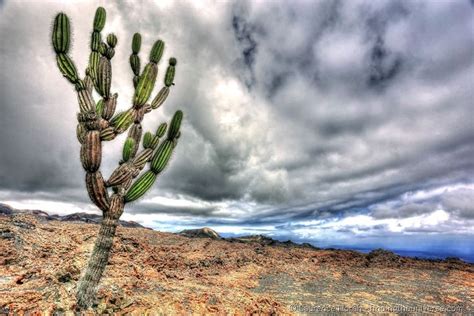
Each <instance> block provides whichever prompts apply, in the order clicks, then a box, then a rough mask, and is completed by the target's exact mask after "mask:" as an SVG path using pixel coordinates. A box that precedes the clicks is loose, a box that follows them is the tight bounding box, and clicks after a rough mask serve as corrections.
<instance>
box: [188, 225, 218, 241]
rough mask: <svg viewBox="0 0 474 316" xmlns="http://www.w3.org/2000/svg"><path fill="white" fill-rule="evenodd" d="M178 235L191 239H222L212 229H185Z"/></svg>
mask: <svg viewBox="0 0 474 316" xmlns="http://www.w3.org/2000/svg"><path fill="white" fill-rule="evenodd" d="M179 234H180V235H183V236H186V237H191V238H196V237H197V238H211V239H221V238H222V237H221V236H220V235H219V234H218V233H217V232H216V231H215V230H213V229H210V228H209V227H203V228H198V229H185V230H183V231H181V232H180V233H179Z"/></svg>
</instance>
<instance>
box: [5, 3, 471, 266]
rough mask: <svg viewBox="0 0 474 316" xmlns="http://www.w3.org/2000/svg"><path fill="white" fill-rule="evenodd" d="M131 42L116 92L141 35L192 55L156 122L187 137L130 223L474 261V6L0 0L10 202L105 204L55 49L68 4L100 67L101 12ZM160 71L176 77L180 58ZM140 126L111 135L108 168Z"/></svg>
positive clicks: (76, 31) (124, 102)
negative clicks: (178, 120)
mask: <svg viewBox="0 0 474 316" xmlns="http://www.w3.org/2000/svg"><path fill="white" fill-rule="evenodd" d="M99 5H101V6H104V7H105V9H106V10H107V22H106V26H105V29H104V31H103V32H102V33H103V34H107V33H110V32H113V33H115V34H116V35H117V37H118V45H117V47H116V54H115V57H114V58H113V60H112V67H113V80H112V91H113V92H117V93H118V94H119V99H118V108H119V109H120V110H123V109H126V108H128V107H129V106H130V105H131V104H130V103H131V99H132V96H133V93H134V91H133V85H132V71H131V69H130V66H129V64H128V58H129V55H130V54H131V47H130V46H131V39H132V36H133V33H135V32H140V33H141V34H142V43H143V44H142V50H141V53H140V57H141V59H142V63H143V64H144V63H145V61H146V59H147V55H148V52H149V50H150V49H151V46H152V45H153V43H154V41H156V40H157V39H162V40H164V41H165V45H166V48H165V53H164V58H163V60H164V61H166V60H168V58H169V57H172V56H173V57H176V58H177V60H178V65H177V70H176V77H175V83H176V85H175V86H173V87H172V90H171V93H170V96H169V98H168V100H167V102H166V103H165V105H164V106H163V107H161V108H160V109H159V110H157V111H153V112H152V113H150V114H147V116H146V117H145V120H144V124H143V126H144V130H150V131H153V130H155V129H156V127H157V126H158V125H159V123H161V122H163V121H166V120H169V119H170V118H171V116H172V114H173V113H174V111H176V110H177V109H181V110H183V112H184V122H183V125H182V137H181V138H180V141H179V144H178V146H177V148H176V150H175V153H174V156H173V159H172V161H171V163H170V165H169V166H168V168H167V169H166V170H165V172H164V173H163V174H162V175H160V177H159V179H158V181H157V183H156V185H155V186H154V187H153V189H152V190H151V191H150V192H148V193H147V194H146V195H145V196H144V197H143V198H142V199H140V200H139V201H138V202H134V203H132V204H128V205H127V206H126V210H125V213H124V215H123V216H122V218H123V219H125V220H134V221H137V222H139V223H142V224H143V225H145V226H148V227H152V228H154V229H157V230H162V231H179V230H181V229H184V228H195V227H203V226H208V227H211V228H213V229H215V230H216V231H217V232H219V233H221V234H223V235H225V236H234V235H244V234H265V235H268V236H271V237H274V238H277V239H280V240H285V239H292V240H294V241H299V242H302V241H306V242H311V243H313V244H315V245H317V246H326V247H328V246H339V247H352V248H355V247H360V248H374V247H384V248H388V249H399V250H411V251H431V252H438V253H443V254H454V255H457V256H461V257H464V258H471V259H472V261H474V246H473V245H474V103H473V100H474V89H473V87H474V2H473V1H469V0H453V1H370V0H366V1H358V0H353V1H330V0H327V1H270V0H267V1H218V2H213V1H169V0H160V1H117V2H113V1H97V2H96V1H94V2H93V1H49V2H44V1H41V2H40V1H36V2H35V1H10V0H1V1H0V39H1V42H2V45H1V46H0V69H2V71H1V72H0V148H2V149H1V150H0V202H2V203H6V204H10V205H11V206H13V207H16V208H30V209H41V210H45V211H48V212H50V213H55V214H68V213H73V212H89V213H94V212H98V210H97V208H96V207H94V205H93V204H92V203H91V202H90V201H89V199H88V196H87V193H86V191H85V184H84V171H83V169H82V167H81V164H80V161H79V148H80V147H79V144H78V142H77V140H76V135H75V126H76V114H77V112H78V105H77V99H76V94H75V91H74V88H73V87H72V86H71V85H70V84H69V83H68V82H67V81H66V80H65V79H64V78H62V76H61V75H60V73H59V70H58V69H57V66H56V62H55V55H54V52H53V49H52V47H51V43H50V42H51V40H50V36H51V35H50V34H51V24H52V20H53V18H54V16H55V14H56V13H57V12H60V11H63V12H65V13H66V14H67V15H68V16H69V18H70V19H71V24H72V29H73V45H72V48H71V52H70V55H71V57H72V58H73V60H74V61H75V63H76V66H77V68H78V69H79V72H80V74H81V75H82V76H83V75H84V70H85V66H86V64H87V59H88V55H89V39H90V32H91V30H92V21H93V15H94V12H95V9H96V8H97V6H99ZM163 60H162V63H161V65H160V67H159V69H160V71H159V84H157V86H156V87H155V92H154V94H155V93H157V91H158V90H159V89H160V88H161V87H162V86H163V76H164V72H165V69H166V62H163ZM124 137H125V136H124V135H123V136H122V137H119V138H118V139H116V140H115V141H113V142H108V143H106V144H105V147H104V151H103V164H102V173H103V174H104V175H105V176H106V177H107V176H108V175H110V173H111V172H112V170H113V169H114V168H115V167H116V166H117V164H118V161H119V160H120V155H121V148H122V144H123V141H124Z"/></svg>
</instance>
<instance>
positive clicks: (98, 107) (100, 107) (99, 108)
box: [95, 99, 104, 116]
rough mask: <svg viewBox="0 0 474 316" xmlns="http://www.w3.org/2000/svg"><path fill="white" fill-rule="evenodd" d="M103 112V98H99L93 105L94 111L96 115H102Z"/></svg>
mask: <svg viewBox="0 0 474 316" xmlns="http://www.w3.org/2000/svg"><path fill="white" fill-rule="evenodd" d="M103 112H104V99H100V100H99V101H98V102H97V104H96V105H95V113H97V115H98V116H102V113H103Z"/></svg>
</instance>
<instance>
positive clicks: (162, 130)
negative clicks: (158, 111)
mask: <svg viewBox="0 0 474 316" xmlns="http://www.w3.org/2000/svg"><path fill="white" fill-rule="evenodd" d="M167 127H168V123H166V122H164V123H161V124H160V126H158V129H157V130H156V136H158V137H162V136H163V135H165V133H166V128H167Z"/></svg>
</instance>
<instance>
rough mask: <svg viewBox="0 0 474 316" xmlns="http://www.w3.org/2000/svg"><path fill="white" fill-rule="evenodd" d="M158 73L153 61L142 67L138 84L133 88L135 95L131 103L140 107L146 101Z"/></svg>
mask: <svg viewBox="0 0 474 316" xmlns="http://www.w3.org/2000/svg"><path fill="white" fill-rule="evenodd" d="M157 75H158V67H157V66H156V64H154V63H151V62H150V63H148V64H147V65H146V66H145V69H143V73H142V74H141V76H140V79H139V80H138V85H137V87H136V89H135V97H134V99H133V103H134V105H135V106H137V107H140V106H142V105H144V104H145V103H146V101H148V98H150V95H151V92H152V91H153V88H154V87H155V81H156V76H157Z"/></svg>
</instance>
